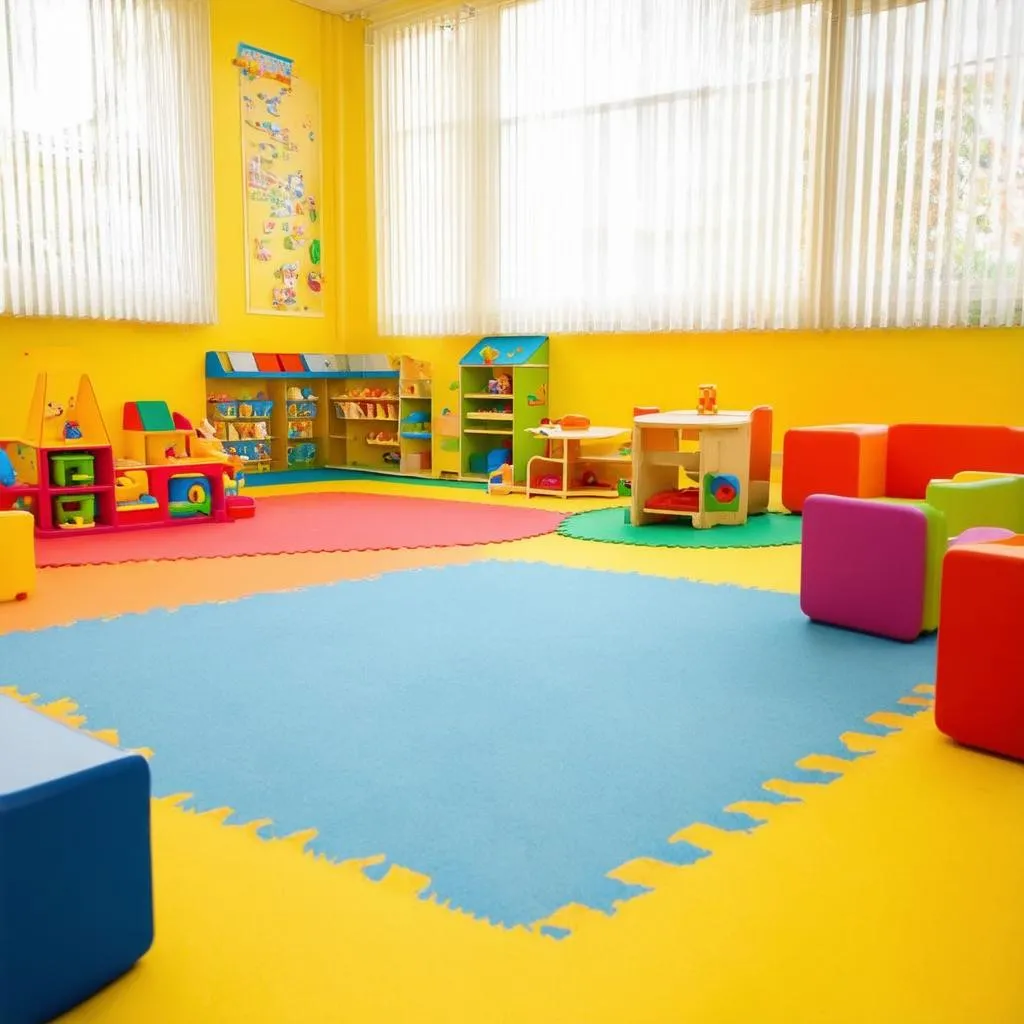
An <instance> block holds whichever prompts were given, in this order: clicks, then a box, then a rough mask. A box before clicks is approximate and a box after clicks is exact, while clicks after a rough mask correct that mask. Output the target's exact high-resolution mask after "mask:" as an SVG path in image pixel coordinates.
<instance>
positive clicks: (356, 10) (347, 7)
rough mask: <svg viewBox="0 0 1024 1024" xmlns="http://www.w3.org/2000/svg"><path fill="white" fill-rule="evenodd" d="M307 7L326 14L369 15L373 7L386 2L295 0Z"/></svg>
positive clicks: (369, 0) (375, 0)
mask: <svg viewBox="0 0 1024 1024" xmlns="http://www.w3.org/2000/svg"><path fill="white" fill-rule="evenodd" d="M297 2H298V3H300V4H305V5H306V6H307V7H315V8H316V9H317V10H319V11H326V12H327V13H328V14H348V15H354V14H362V13H364V12H366V13H369V12H370V11H371V10H373V8H374V7H380V6H381V5H382V4H384V3H386V2H387V0H297Z"/></svg>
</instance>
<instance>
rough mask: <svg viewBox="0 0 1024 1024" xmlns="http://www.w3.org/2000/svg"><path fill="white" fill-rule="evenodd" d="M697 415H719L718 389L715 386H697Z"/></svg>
mask: <svg viewBox="0 0 1024 1024" xmlns="http://www.w3.org/2000/svg"><path fill="white" fill-rule="evenodd" d="M697 413H698V414H699V415H701V416H715V415H716V414H717V413H718V387H717V385H715V384H699V385H698V386H697Z"/></svg>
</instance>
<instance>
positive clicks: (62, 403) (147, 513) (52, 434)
mask: <svg viewBox="0 0 1024 1024" xmlns="http://www.w3.org/2000/svg"><path fill="white" fill-rule="evenodd" d="M123 426H124V430H125V438H126V442H127V447H128V457H127V458H125V459H119V460H115V458H114V451H113V446H112V445H111V442H110V437H109V435H108V434H107V430H106V427H105V426H104V423H103V418H102V416H101V414H100V410H99V405H98V404H97V402H96V395H95V392H94V391H93V388H92V384H91V382H90V380H89V378H88V377H87V376H84V375H83V376H82V377H80V378H79V379H78V380H77V384H76V383H74V382H73V381H72V382H68V383H66V384H64V385H63V386H62V384H61V382H60V381H58V379H57V378H55V377H53V376H51V375H47V374H42V375H40V377H39V378H38V380H37V382H36V389H35V394H34V397H33V400H32V406H31V410H30V412H29V420H28V424H27V427H26V430H25V436H24V437H22V438H15V439H6V440H0V448H3V450H4V451H5V452H6V453H7V456H8V458H9V459H10V461H11V464H12V466H13V467H14V470H15V474H16V482H15V483H14V485H13V486H8V487H3V486H0V511H2V510H6V509H15V508H20V509H25V510H27V511H29V512H31V513H32V514H33V515H34V516H35V527H36V534H37V535H39V536H52V537H59V536H67V535H69V534H73V533H75V532H77V531H81V530H88V531H90V532H95V533H111V532H114V531H119V530H132V529H142V528H153V527H160V526H183V525H190V524H197V523H204V522H206V523H210V522H214V523H216V522H228V521H230V520H234V519H243V518H250V517H251V516H253V515H254V514H255V502H254V501H253V500H252V498H249V497H245V496H243V495H241V494H240V493H239V492H240V490H241V488H242V486H243V485H244V473H243V470H244V462H243V461H242V460H241V459H239V458H238V457H237V456H235V455H231V454H229V453H227V452H225V451H224V449H223V447H222V446H221V444H220V442H218V441H216V440H214V439H211V438H206V437H202V436H200V435H199V433H198V432H197V431H196V430H194V429H193V428H192V425H191V424H190V423H189V422H188V420H187V419H185V417H183V416H181V415H180V414H177V413H175V414H173V415H172V414H171V412H170V411H169V409H168V408H167V405H166V404H165V403H163V402H129V403H128V404H127V405H126V406H125V408H124V421H123Z"/></svg>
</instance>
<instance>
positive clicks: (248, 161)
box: [234, 43, 324, 316]
mask: <svg viewBox="0 0 1024 1024" xmlns="http://www.w3.org/2000/svg"><path fill="white" fill-rule="evenodd" d="M234 63H235V66H236V67H237V68H238V69H239V83H240V85H239V89H240V93H241V116H242V162H243V169H244V175H245V178H244V195H245V253H246V258H245V278H246V295H247V309H248V312H250V313H266V314H270V315H280V316H323V315H324V307H323V288H324V279H323V264H322V262H321V261H322V258H323V256H322V251H321V237H320V228H321V225H322V223H323V221H322V216H323V210H322V209H321V205H320V197H321V185H322V181H323V167H322V163H321V143H320V97H319V94H318V92H317V90H316V88H315V87H314V86H313V85H312V84H311V83H309V82H307V81H305V80H304V79H302V78H301V77H300V76H298V75H296V74H295V71H294V68H293V62H292V61H291V60H289V59H288V58H287V57H282V56H280V55H278V54H275V53H269V52H268V51H266V50H261V49H258V48H257V47H255V46H248V45H246V44H244V43H242V44H240V45H239V47H238V52H237V54H236V56H235V61H234Z"/></svg>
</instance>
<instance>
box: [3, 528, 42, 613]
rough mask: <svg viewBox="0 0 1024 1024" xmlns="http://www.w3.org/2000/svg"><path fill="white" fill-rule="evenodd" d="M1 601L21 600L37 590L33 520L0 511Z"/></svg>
mask: <svg viewBox="0 0 1024 1024" xmlns="http://www.w3.org/2000/svg"><path fill="white" fill-rule="evenodd" d="M0 551H2V552H3V557H0V601H22V600H24V599H25V598H26V597H28V596H29V594H31V593H32V592H33V591H34V590H35V589H36V545H35V519H34V518H33V517H32V515H31V513H29V512H21V511H11V512H0Z"/></svg>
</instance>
